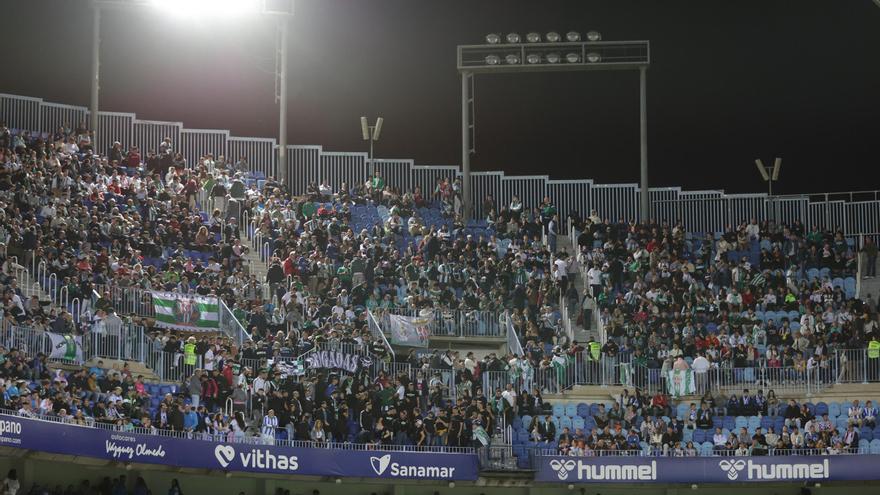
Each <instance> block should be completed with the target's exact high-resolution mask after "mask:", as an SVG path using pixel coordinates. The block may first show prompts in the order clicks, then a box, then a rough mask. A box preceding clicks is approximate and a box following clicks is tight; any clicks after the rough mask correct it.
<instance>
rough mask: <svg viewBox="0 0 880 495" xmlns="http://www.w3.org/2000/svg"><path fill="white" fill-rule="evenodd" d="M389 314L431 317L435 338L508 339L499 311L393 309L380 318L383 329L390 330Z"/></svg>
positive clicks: (431, 327) (430, 325)
mask: <svg viewBox="0 0 880 495" xmlns="http://www.w3.org/2000/svg"><path fill="white" fill-rule="evenodd" d="M387 314H398V315H403V316H420V317H429V321H428V325H427V327H428V331H429V334H430V335H431V336H434V337H498V338H501V337H506V335H507V329H506V328H503V326H502V325H501V323H500V318H499V315H500V313H499V312H497V311H477V310H473V311H467V310H452V309H449V310H446V309H430V308H429V309H414V308H393V309H388V310H385V311H384V312H383V313H381V314H380V315H379V317H378V320H377V321H379V322H380V323H382V325H381V328H383V329H386V328H388V323H387V322H386V321H385V319H386V315H387Z"/></svg>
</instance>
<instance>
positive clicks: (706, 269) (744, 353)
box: [574, 212, 878, 372]
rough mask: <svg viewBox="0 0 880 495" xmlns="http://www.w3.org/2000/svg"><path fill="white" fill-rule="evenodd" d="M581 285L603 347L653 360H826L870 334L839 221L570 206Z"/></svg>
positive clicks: (872, 304) (703, 365)
mask: <svg viewBox="0 0 880 495" xmlns="http://www.w3.org/2000/svg"><path fill="white" fill-rule="evenodd" d="M574 226H575V228H576V230H577V232H578V235H577V245H578V248H579V253H578V255H577V256H578V261H579V263H580V265H581V266H582V268H583V273H584V275H585V278H586V280H585V286H588V287H589V291H588V292H589V293H588V294H586V295H585V296H586V297H587V298H593V299H594V300H595V301H596V303H597V304H598V307H599V311H601V317H602V321H603V323H604V328H605V330H606V332H607V333H608V335H609V336H610V337H611V338H612V340H613V341H614V342H615V345H613V346H610V347H608V348H607V355H608V356H611V357H620V356H626V358H625V359H627V360H628V359H631V360H632V361H634V362H636V363H638V364H640V365H644V366H647V367H649V368H658V369H662V370H663V371H666V370H669V369H672V367H673V364H674V362H675V360H676V359H677V358H679V357H683V358H685V360H686V361H687V362H688V364H693V366H694V369H695V371H698V372H704V371H706V370H708V369H710V368H717V367H734V368H747V367H755V366H759V365H761V366H764V365H766V366H767V367H771V368H772V367H786V368H795V369H806V368H810V367H815V368H820V369H827V368H828V367H829V366H830V360H831V359H832V358H833V357H834V354H835V353H834V352H833V351H834V350H835V349H839V348H844V349H864V348H865V347H866V345H867V343H868V342H870V341H871V340H872V339H874V338H875V337H876V336H877V335H878V323H877V311H876V309H877V308H876V301H875V300H874V299H873V298H871V297H870V296H868V297H866V298H865V299H864V300H859V299H856V298H855V297H854V295H855V284H854V282H855V279H854V277H855V276H856V275H857V274H856V269H855V256H856V255H857V248H856V246H853V245H850V244H848V242H847V240H846V238H845V237H844V235H843V233H842V232H841V231H829V230H822V229H820V228H818V227H814V228H812V229H810V230H807V229H805V228H804V226H802V225H800V224H799V223H797V222H795V223H793V224H791V225H780V224H775V223H773V222H764V223H760V224H759V223H758V222H756V221H754V220H752V221H751V222H749V223H743V224H741V225H738V226H731V227H729V228H728V229H726V230H725V231H724V232H721V233H718V234H717V235H713V234H712V233H707V234H705V236H704V235H701V234H690V233H686V232H685V230H684V229H683V228H682V227H681V225H675V226H670V225H665V224H664V225H637V224H632V223H626V222H623V221H620V222H617V223H612V222H609V221H608V220H607V219H601V218H600V217H599V216H598V215H597V214H596V213H595V212H593V214H591V215H590V216H589V217H587V218H584V219H579V218H575V219H574Z"/></svg>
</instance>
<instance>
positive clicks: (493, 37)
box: [486, 33, 501, 45]
mask: <svg viewBox="0 0 880 495" xmlns="http://www.w3.org/2000/svg"><path fill="white" fill-rule="evenodd" d="M486 43H489V44H490V45H497V44H498V43H501V36H498V35H497V34H495V33H489V34H487V35H486Z"/></svg>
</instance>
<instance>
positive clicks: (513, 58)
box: [504, 53, 519, 65]
mask: <svg viewBox="0 0 880 495" xmlns="http://www.w3.org/2000/svg"><path fill="white" fill-rule="evenodd" d="M504 61H505V62H507V64H508V65H516V64H518V63H519V57H518V56H516V55H514V54H512V53H511V54H510V55H508V56H506V57H504Z"/></svg>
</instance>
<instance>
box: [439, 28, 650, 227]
mask: <svg viewBox="0 0 880 495" xmlns="http://www.w3.org/2000/svg"><path fill="white" fill-rule="evenodd" d="M527 33H528V34H526V35H525V36H524V37H523V38H521V37H520V36H519V35H518V34H516V33H515V32H511V33H509V34H507V35H505V37H504V38H503V41H504V42H505V43H503V44H498V43H490V42H489V41H490V40H488V39H487V40H486V41H485V42H483V43H482V44H467V45H459V46H458V47H457V57H456V58H457V68H458V71H459V74H460V75H461V81H460V82H461V132H462V140H461V142H462V157H461V172H462V174H461V177H462V185H461V193H462V215H463V216H464V217H465V218H467V219H471V218H474V217H473V216H472V215H473V214H474V213H476V212H475V211H473V210H472V207H473V206H474V203H473V201H472V196H473V195H474V194H475V193H477V191H476V190H475V188H473V183H472V182H471V164H470V161H471V156H472V155H473V154H474V153H476V147H475V146H474V145H473V143H474V140H475V137H476V119H475V116H474V115H475V108H476V106H475V103H474V102H475V101H476V98H475V93H474V91H475V89H474V88H475V87H476V86H475V80H476V76H477V75H478V74H488V73H496V74H497V73H516V72H546V73H553V72H573V71H578V72H592V71H600V70H601V71H609V70H615V71H620V70H625V71H634V72H638V73H639V96H638V98H639V117H640V118H639V134H640V136H639V137H640V153H639V165H640V181H639V183H640V186H641V187H640V194H639V203H640V207H639V213H638V214H637V215H636V218H635V219H636V220H644V221H650V220H651V195H650V194H648V193H649V192H650V189H649V183H648V116H647V108H648V104H647V101H648V97H647V71H648V67H649V66H650V64H651V49H650V48H651V47H650V42H649V41H646V40H630V41H604V40H602V35H601V34H599V32H598V31H589V32H587V31H577V30H571V31H569V30H565V31H552V30H548V31H546V32H544V33H539V32H536V31H528V32H527ZM561 33H564V34H565V35H564V37H563V36H562V34H561ZM584 33H586V34H584ZM500 36H501V35H499V37H500ZM492 41H494V39H493V40H492ZM548 75H549V74H548Z"/></svg>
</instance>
